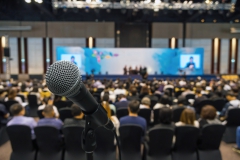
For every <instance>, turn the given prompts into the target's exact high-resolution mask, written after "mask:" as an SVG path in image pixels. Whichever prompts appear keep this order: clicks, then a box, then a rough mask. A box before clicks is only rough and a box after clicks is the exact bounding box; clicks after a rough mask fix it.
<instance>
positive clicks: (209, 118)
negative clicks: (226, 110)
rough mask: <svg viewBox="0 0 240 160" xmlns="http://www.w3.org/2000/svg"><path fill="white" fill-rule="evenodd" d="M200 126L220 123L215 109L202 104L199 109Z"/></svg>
mask: <svg viewBox="0 0 240 160" xmlns="http://www.w3.org/2000/svg"><path fill="white" fill-rule="evenodd" d="M198 121H199V124H200V128H202V127H203V126H204V125H206V124H221V121H220V120H218V119H217V110H216V109H215V108H214V107H213V106H210V105H207V106H204V107H203V108H202V110H201V118H200V119H199V120H198Z"/></svg>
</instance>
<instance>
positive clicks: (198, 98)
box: [193, 89, 207, 106]
mask: <svg viewBox="0 0 240 160" xmlns="http://www.w3.org/2000/svg"><path fill="white" fill-rule="evenodd" d="M206 99H207V97H205V96H204V95H202V90H201V89H197V90H196V98H195V101H194V104H193V106H197V105H198V104H199V103H201V102H202V101H204V100H206Z"/></svg>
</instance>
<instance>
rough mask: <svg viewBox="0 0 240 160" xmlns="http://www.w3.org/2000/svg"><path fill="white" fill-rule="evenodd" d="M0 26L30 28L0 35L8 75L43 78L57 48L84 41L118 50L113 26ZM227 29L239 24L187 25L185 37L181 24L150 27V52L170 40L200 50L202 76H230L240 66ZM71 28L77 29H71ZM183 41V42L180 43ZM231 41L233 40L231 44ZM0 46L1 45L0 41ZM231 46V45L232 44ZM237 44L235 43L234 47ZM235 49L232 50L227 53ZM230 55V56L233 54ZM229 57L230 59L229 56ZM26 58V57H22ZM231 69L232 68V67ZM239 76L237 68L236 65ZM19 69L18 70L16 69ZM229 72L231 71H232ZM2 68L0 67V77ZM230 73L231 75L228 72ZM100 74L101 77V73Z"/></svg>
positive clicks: (167, 45) (0, 50) (239, 46)
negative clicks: (5, 45) (6, 51)
mask: <svg viewBox="0 0 240 160" xmlns="http://www.w3.org/2000/svg"><path fill="white" fill-rule="evenodd" d="M1 26H32V30H31V31H0V37H1V36H5V35H8V36H9V47H10V52H11V58H12V60H11V61H10V69H11V71H10V72H11V74H12V75H16V76H17V75H20V74H27V75H39V76H40V75H43V74H44V73H45V71H46V68H47V66H48V65H49V64H51V63H52V62H54V61H56V60H57V57H56V48H57V46H77V47H83V48H84V47H87V46H88V44H87V41H86V39H87V38H88V37H93V38H94V39H95V46H94V47H97V48H114V47H118V44H117V42H118V39H117V36H116V35H117V33H120V34H121V32H120V31H119V32H117V31H116V30H115V29H114V23H111V22H108V23H95V22H18V21H13V22H10V21H6V22H4V21H1V22H0V27H1ZM230 27H237V28H239V27H240V25H239V24H221V23H211V24H205V23H194V24H192V23H189V24H188V23H187V25H186V29H187V30H186V31H187V33H186V34H185V36H184V35H183V32H182V31H183V24H181V23H153V24H152V28H151V29H152V31H151V47H152V48H171V45H170V40H171V38H172V37H174V38H175V39H176V40H177V41H176V43H177V45H176V47H177V48H180V47H182V46H185V47H188V48H199V47H201V48H204V60H203V61H204V66H203V72H204V74H212V73H216V74H218V73H221V74H227V73H234V71H233V72H232V70H231V65H233V64H236V62H240V54H236V53H240V43H239V39H240V35H239V34H231V33H230V31H229V30H230ZM72 28H78V29H77V30H76V29H74V30H73V29H72ZM184 38H185V40H184ZM215 38H219V41H218V42H219V43H218V44H219V45H218V46H219V48H217V49H216V47H215V45H214V44H215V41H214V39H215ZM232 38H236V40H235V41H233V40H232ZM0 42H1V41H0ZM233 42H235V43H233ZM236 42H237V43H236ZM234 44H235V45H236V47H235V49H237V51H235V52H234V50H230V48H231V47H232V46H234ZM233 52H234V53H233ZM229 55H231V56H229ZM25 56H26V57H25ZM0 57H1V59H2V61H0V66H3V65H4V57H3V47H2V45H1V43H0ZM233 66H234V65H233ZM236 66H237V68H236V71H237V72H236V73H238V74H239V73H240V65H239V64H238V65H236ZM20 68H21V69H20ZM232 68H235V66H234V67H232ZM3 69H4V67H0V74H2V73H3ZM229 71H231V72H229ZM102 74H104V73H102Z"/></svg>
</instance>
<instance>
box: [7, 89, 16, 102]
mask: <svg viewBox="0 0 240 160" xmlns="http://www.w3.org/2000/svg"><path fill="white" fill-rule="evenodd" d="M16 96H17V90H16V89H13V88H12V89H10V90H9V91H8V99H9V100H14V99H15V97H16Z"/></svg>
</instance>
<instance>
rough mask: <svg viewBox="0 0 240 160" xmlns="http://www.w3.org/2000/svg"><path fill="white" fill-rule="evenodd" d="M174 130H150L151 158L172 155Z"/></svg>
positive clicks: (149, 152)
mask: <svg viewBox="0 0 240 160" xmlns="http://www.w3.org/2000/svg"><path fill="white" fill-rule="evenodd" d="M173 135H174V130H173V129H170V128H164V127H162V128H157V129H154V128H153V129H150V130H149V133H148V137H149V142H148V146H149V151H148V155H149V156H158V155H163V154H164V155H168V154H169V155H170V154H171V149H172V140H173Z"/></svg>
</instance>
